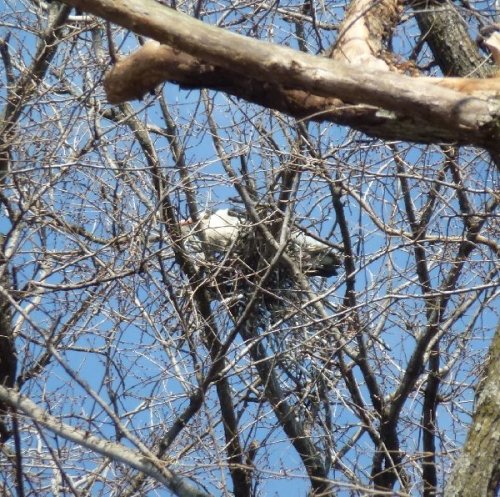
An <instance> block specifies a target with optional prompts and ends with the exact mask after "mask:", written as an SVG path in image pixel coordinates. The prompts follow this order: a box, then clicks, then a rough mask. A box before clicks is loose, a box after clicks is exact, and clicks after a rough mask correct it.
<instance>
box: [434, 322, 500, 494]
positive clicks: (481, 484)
mask: <svg viewBox="0 0 500 497" xmlns="http://www.w3.org/2000/svg"><path fill="white" fill-rule="evenodd" d="M478 390H479V391H478V393H477V396H476V398H477V408H476V412H475V413H474V418H473V421H472V427H471V429H470V431H469V435H468V437H467V441H466V443H465V447H464V450H463V452H462V455H461V456H460V457H459V458H458V459H457V461H456V462H455V466H454V470H453V473H452V475H451V476H450V478H449V480H448V484H447V486H446V490H445V494H444V495H445V497H470V496H471V495H477V496H482V497H495V496H496V495H498V492H499V490H500V327H498V328H497V332H496V334H495V337H494V339H493V343H492V345H491V347H490V355H489V360H488V364H487V367H486V371H485V374H484V376H483V379H482V381H481V382H480V385H479V389H478Z"/></svg>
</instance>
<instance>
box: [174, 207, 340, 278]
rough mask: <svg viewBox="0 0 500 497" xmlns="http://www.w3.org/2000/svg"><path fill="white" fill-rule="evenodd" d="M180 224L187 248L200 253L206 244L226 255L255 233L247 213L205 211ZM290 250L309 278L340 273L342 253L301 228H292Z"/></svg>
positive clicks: (288, 251) (237, 211)
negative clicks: (244, 238) (197, 216)
mask: <svg viewBox="0 0 500 497" xmlns="http://www.w3.org/2000/svg"><path fill="white" fill-rule="evenodd" d="M180 224H181V229H182V231H183V233H184V234H185V236H186V238H185V240H186V245H187V246H188V248H191V249H192V250H194V251H196V252H203V246H202V243H205V248H206V250H208V251H210V252H214V253H215V252H221V253H223V252H226V251H227V250H228V249H229V248H230V247H231V246H232V245H234V244H235V243H236V242H237V240H238V237H239V236H241V235H242V233H243V232H244V231H245V232H246V233H248V232H249V231H250V230H252V227H251V224H250V223H249V222H248V221H247V218H246V216H245V213H244V212H242V211H239V210H237V209H219V210H217V211H215V212H211V211H203V212H202V213H201V215H200V216H199V220H198V222H194V221H193V220H192V219H188V220H187V221H183V222H181V223H180ZM202 233H203V234H202ZM288 247H289V248H287V253H289V254H290V255H291V256H292V258H293V259H295V260H296V261H297V262H298V263H299V265H300V267H302V268H303V269H304V272H305V273H306V274H308V275H311V276H321V277H323V278H328V277H330V276H333V275H336V274H337V271H336V269H337V268H338V266H339V265H340V262H341V259H340V257H339V254H338V251H337V250H336V249H335V248H334V247H332V246H330V245H328V244H326V243H324V242H322V241H320V240H318V239H316V238H313V237H312V236H310V235H308V234H307V233H305V232H304V231H302V230H301V229H299V228H298V227H292V230H291V234H290V241H289V245H288Z"/></svg>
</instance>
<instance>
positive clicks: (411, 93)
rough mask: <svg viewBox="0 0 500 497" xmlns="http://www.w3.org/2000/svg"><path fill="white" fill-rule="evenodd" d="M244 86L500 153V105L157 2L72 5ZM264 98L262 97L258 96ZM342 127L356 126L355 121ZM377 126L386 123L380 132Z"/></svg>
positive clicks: (386, 133) (403, 133) (393, 130)
mask: <svg viewBox="0 0 500 497" xmlns="http://www.w3.org/2000/svg"><path fill="white" fill-rule="evenodd" d="M66 2H67V3H68V4H70V5H73V6H75V7H78V8H81V9H83V10H86V11H87V12H90V13H93V14H95V15H98V16H101V17H103V18H105V19H107V20H109V21H111V22H115V23H117V24H119V25H121V26H123V27H126V28H128V29H132V30H134V31H135V32H137V33H140V34H143V35H145V36H148V37H151V38H153V39H155V40H157V41H159V42H161V43H164V44H166V45H169V46H171V47H174V48H175V49H177V50H180V51H182V52H185V53H187V54H189V55H191V56H193V57H196V58H197V59H198V60H200V61H204V63H206V64H212V65H214V66H216V67H220V68H221V69H224V70H226V71H229V72H233V73H235V74H238V75H239V77H240V79H249V80H251V81H256V82H259V84H260V85H261V87H262V86H263V84H264V85H265V84H268V85H270V86H271V87H272V86H273V85H276V86H278V87H282V88H283V89H285V88H287V89H288V90H295V91H297V90H299V91H303V92H305V93H306V94H312V95H315V96H320V97H328V98H339V99H341V100H342V101H343V102H350V103H351V104H361V105H368V106H374V107H377V108H380V109H382V110H381V111H375V110H373V109H371V110H370V111H369V112H371V113H372V122H371V123H370V125H369V126H359V129H362V130H363V131H365V132H367V133H370V134H372V135H375V136H380V137H382V138H388V137H392V138H399V139H405V140H413V141H420V142H436V141H452V142H461V143H472V144H476V145H481V146H484V147H486V148H490V149H493V150H498V149H500V129H499V126H498V121H499V119H500V103H499V102H493V101H486V100H482V99H479V98H474V97H467V98H464V96H463V95H461V94H460V93H458V92H455V91H452V90H448V89H446V88H440V87H438V86H436V85H434V84H431V83H429V82H428V81H425V80H423V81H422V80H420V79H419V78H410V77H407V76H402V75H398V74H394V73H390V72H387V71H370V73H367V72H366V70H365V69H364V68H363V67H358V66H354V65H349V64H343V63H340V62H336V61H332V60H329V59H327V58H324V57H317V56H312V55H308V54H304V53H300V52H297V51H294V50H292V49H290V48H287V47H282V46H277V45H273V44H271V43H265V42H262V41H258V40H255V39H252V38H249V37H245V36H241V35H238V34H235V33H231V32H228V31H226V30H224V29H220V28H216V27H213V26H209V25H206V24H204V23H203V22H201V21H198V20H196V19H193V18H191V17H189V16H187V15H185V14H182V13H180V12H177V11H174V10H172V9H170V8H168V7H165V6H164V5H161V4H159V3H157V2H155V1H154V0H129V1H127V2H126V3H124V2H115V1H112V0H86V1H83V0H66ZM256 96H257V95H256ZM343 117H344V116H343V115H341V119H339V120H338V121H336V122H342V121H344V123H345V124H349V123H348V122H346V121H348V119H342V118H343ZM374 118H378V119H379V122H378V123H377V124H376V125H375V123H374V122H373V120H374Z"/></svg>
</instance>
